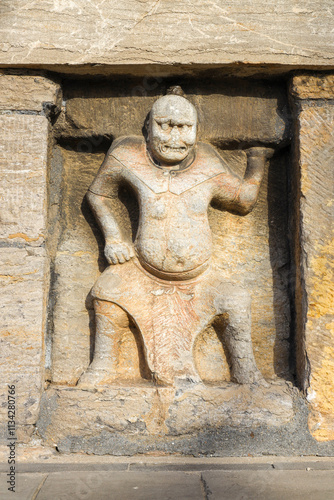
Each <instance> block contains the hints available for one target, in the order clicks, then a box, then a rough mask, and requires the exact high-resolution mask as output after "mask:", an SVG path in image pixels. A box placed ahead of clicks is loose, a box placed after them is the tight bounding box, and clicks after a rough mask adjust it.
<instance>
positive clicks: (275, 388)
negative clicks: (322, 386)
mask: <svg viewBox="0 0 334 500" xmlns="http://www.w3.org/2000/svg"><path fill="white" fill-rule="evenodd" d="M293 392H294V390H293V389H292V387H290V385H289V384H287V383H285V382H282V383H279V384H277V383H276V384H272V385H270V386H269V387H262V386H259V385H255V384H253V385H250V386H247V385H242V386H241V385H237V384H232V383H227V384H225V385H224V386H219V387H217V386H207V385H203V384H197V385H194V384H189V385H184V386H182V387H178V388H172V387H158V386H153V385H152V384H148V383H147V384H141V385H136V386H130V385H129V384H128V385H124V386H122V387H120V386H119V384H118V385H117V386H109V387H108V388H107V387H105V388H103V389H102V390H100V391H87V390H81V389H77V388H75V387H73V388H69V387H64V386H50V387H49V389H48V390H47V391H46V392H45V393H44V396H43V400H42V406H41V413H40V418H39V422H38V424H37V427H38V431H39V433H40V435H41V436H42V437H43V439H44V442H45V444H46V445H53V446H55V445H56V447H57V449H58V450H59V451H61V452H80V451H81V452H86V453H96V454H112V455H132V454H136V453H145V452H151V451H154V452H156V451H159V450H160V451H163V452H165V453H187V454H202V453H203V454H208V453H209V454H216V455H224V454H225V452H224V449H221V450H219V448H221V447H224V446H225V445H224V443H223V441H230V442H229V443H228V446H227V448H230V447H231V443H232V441H233V440H230V438H229V436H230V437H231V436H232V434H233V433H235V432H237V433H239V434H240V433H241V434H245V433H246V435H247V436H248V438H249V436H250V438H251V439H252V438H254V432H256V429H257V430H260V429H261V432H262V430H263V428H266V429H267V432H268V430H269V433H271V432H275V433H277V432H278V431H279V429H281V428H282V426H286V425H288V424H289V423H290V422H291V421H292V420H293V419H294V416H295V415H294V405H293ZM241 434H240V436H241ZM242 439H244V438H242ZM225 451H226V450H225ZM227 453H228V454H231V453H230V452H227ZM232 454H234V453H232Z"/></svg>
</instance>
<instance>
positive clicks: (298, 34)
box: [0, 0, 334, 74]
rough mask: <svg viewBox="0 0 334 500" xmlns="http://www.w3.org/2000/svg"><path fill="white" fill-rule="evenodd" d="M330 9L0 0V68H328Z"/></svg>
mask: <svg viewBox="0 0 334 500" xmlns="http://www.w3.org/2000/svg"><path fill="white" fill-rule="evenodd" d="M331 6H332V2H331V0H312V2H307V3H306V4H305V1H304V0H294V2H293V3H292V4H291V1H290V0H281V1H280V2H277V1H276V0H256V1H252V2H245V0H234V1H233V2H231V1H230V2H225V3H222V2H211V3H207V2H203V1H202V0H195V1H193V2H192V3H191V4H189V2H188V1H187V0H180V1H179V2H177V3H175V2H171V1H165V2H159V1H156V0H148V1H145V2H138V1H135V0H127V1H126V2H122V3H120V4H117V3H113V5H112V8H110V4H109V3H107V2H104V3H101V2H97V1H90V2H86V1H85V0H76V1H75V2H66V1H64V0H59V1H57V2H54V1H51V0H40V1H39V2H38V5H37V4H28V5H26V6H25V5H22V1H21V0H3V1H2V2H1V18H2V32H1V40H2V51H1V57H0V64H4V65H17V64H25V65H26V66H32V65H33V66H35V67H36V66H37V67H41V65H43V67H44V68H45V67H46V68H52V67H54V66H55V65H59V66H61V67H62V69H63V70H64V71H68V72H73V71H75V70H76V71H80V69H81V70H82V71H84V72H87V71H90V72H91V73H93V74H101V73H102V74H103V72H106V71H108V72H109V73H110V72H111V71H112V68H111V66H118V69H119V68H120V67H121V65H124V66H125V67H123V68H122V71H123V72H125V73H126V74H128V73H129V71H131V70H130V69H129V68H130V67H131V66H132V67H133V66H135V65H142V66H145V74H147V73H148V72H149V71H150V70H149V69H148V68H150V66H153V67H154V65H161V66H162V65H165V68H163V69H162V71H164V72H165V73H166V72H169V73H170V72H171V71H173V72H176V71H177V70H178V68H177V65H180V64H188V65H192V67H193V66H194V65H195V64H197V65H198V66H199V65H202V67H203V68H208V67H209V65H211V68H212V66H213V65H218V64H220V65H228V64H230V65H232V64H235V65H238V69H239V70H241V71H242V70H243V71H244V72H247V71H248V72H250V73H251V72H254V71H255V72H263V64H267V65H276V67H275V68H274V69H275V70H276V71H279V70H281V68H282V67H283V68H284V66H285V68H284V69H285V70H286V69H291V66H292V65H294V66H297V65H299V66H303V67H304V68H305V66H306V67H307V66H309V67H310V68H311V67H314V66H317V67H318V68H319V67H323V68H326V67H329V68H330V67H333V58H334V53H333V46H334V44H333V32H332V30H331V27H332V25H331V17H330V10H331ZM46 19H47V22H46ZM181 34H182V37H181ZM17 40H19V42H18V41H17ZM246 64H247V65H249V67H248V68H245V65H246ZM80 65H81V66H82V65H87V66H86V67H85V68H80ZM252 65H258V67H257V68H254V67H253V68H252ZM278 65H281V68H278V67H277V66H278ZM154 69H155V70H156V68H154ZM189 69H190V70H191V66H190V68H189ZM189 69H188V71H189ZM133 70H134V69H133ZM133 70H132V71H133Z"/></svg>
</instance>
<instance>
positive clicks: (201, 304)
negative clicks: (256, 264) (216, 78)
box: [79, 87, 273, 387]
mask: <svg viewBox="0 0 334 500" xmlns="http://www.w3.org/2000/svg"><path fill="white" fill-rule="evenodd" d="M172 92H173V93H171V94H169V95H166V96H164V97H161V98H159V99H158V100H157V101H156V102H155V103H154V105H153V107H152V110H151V112H150V115H149V120H148V127H147V140H146V141H145V140H144V139H143V138H141V137H123V138H120V139H118V140H116V141H115V142H114V143H113V144H112V147H111V148H110V150H109V151H108V154H107V156H106V158H105V161H104V163H103V164H102V166H101V168H100V170H99V172H98V174H97V176H96V178H95V180H94V182H93V183H92V185H91V186H90V188H89V191H88V194H87V198H88V201H89V203H90V205H91V208H92V210H93V212H94V214H95V217H96V219H97V221H98V222H99V225H100V227H101V229H102V231H103V234H104V237H105V256H106V258H107V260H108V262H109V264H110V266H109V267H108V268H107V269H106V270H105V271H104V272H103V273H102V275H101V276H100V277H99V279H98V280H97V282H96V283H95V286H94V287H93V290H92V296H93V299H94V308H95V315H96V338H95V353H94V359H93V361H92V363H91V365H90V366H89V368H88V369H87V371H86V372H85V373H84V374H83V375H82V377H81V379H80V381H79V386H81V387H95V386H97V385H105V384H108V383H111V382H113V381H114V380H115V379H116V378H117V364H118V350H119V347H118V346H119V342H120V338H121V337H122V332H124V329H125V328H128V327H129V321H130V319H131V321H132V322H134V323H135V325H136V326H137V327H138V329H139V331H140V335H141V338H142V343H143V348H144V353H145V357H146V362H147V365H148V367H149V369H150V371H151V374H152V378H153V380H155V381H156V382H158V383H162V384H171V385H173V384H175V383H176V382H177V381H178V380H188V381H193V382H200V378H199V375H198V373H197V370H196V367H195V365H194V361H193V345H194V341H195V339H196V337H197V336H198V335H199V334H200V332H202V331H203V329H204V328H206V327H207V326H208V325H209V324H210V323H212V322H213V321H215V322H216V324H217V323H218V324H219V320H220V319H221V320H222V322H223V321H224V322H225V324H226V323H227V326H226V325H225V333H224V335H225V344H226V346H227V349H228V351H229V356H228V357H229V360H230V362H231V378H232V380H233V381H235V382H238V383H240V384H243V383H253V382H256V381H262V380H263V379H262V375H261V374H260V372H259V371H258V369H257V367H256V364H255V360H254V355H253V349H252V341H251V304H250V297H249V294H248V292H247V291H246V290H245V289H243V288H240V287H236V286H235V285H232V284H229V283H226V282H225V281H224V280H223V279H222V278H221V277H220V276H219V274H218V273H217V272H216V271H215V269H214V267H213V265H212V263H211V253H212V238H211V230H210V226H209V222H208V214H207V212H208V207H209V204H210V203H211V202H214V203H215V206H216V207H218V208H220V209H221V210H228V211H233V212H234V213H236V214H239V215H246V214H247V213H249V212H250V211H251V210H252V208H253V207H254V205H255V203H256V200H257V196H258V193H259V188H260V184H261V181H262V177H263V172H264V167H265V163H266V160H267V158H270V157H271V156H272V154H273V150H272V149H268V148H264V147H253V148H250V149H248V150H246V154H247V168H246V171H245V175H244V178H243V179H241V178H240V177H239V176H238V175H236V174H235V173H233V172H232V171H231V170H230V169H229V167H228V165H227V164H226V162H225V161H224V160H223V159H222V158H221V157H220V155H219V154H218V152H217V151H216V150H215V149H214V148H213V147H212V146H211V145H209V144H206V143H201V142H199V143H197V141H196V136H197V113H196V109H195V108H194V106H193V105H192V104H191V103H190V102H189V101H188V100H187V99H186V98H185V97H183V96H182V95H180V94H181V89H180V88H179V87H174V88H173V91H172ZM122 185H127V186H130V187H131V188H132V191H133V193H134V194H135V196H136V197H137V199H138V204H139V211H140V215H139V217H140V218H139V228H138V231H137V235H136V238H135V241H134V244H132V242H130V241H127V240H126V238H125V236H124V234H122V229H121V225H120V221H119V212H120V211H119V206H120V205H119V204H120V201H119V197H118V192H119V188H120V186H122ZM231 261H233V256H232V255H231ZM222 327H223V326H222Z"/></svg>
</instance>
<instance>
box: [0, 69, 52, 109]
mask: <svg viewBox="0 0 334 500" xmlns="http://www.w3.org/2000/svg"><path fill="white" fill-rule="evenodd" d="M0 94H1V95H0V110H5V111H7V110H13V111H43V110H44V108H45V106H47V105H51V106H55V105H56V106H58V107H59V106H60V105H61V91H60V85H59V84H57V83H55V82H53V81H51V80H49V79H48V78H44V77H42V76H34V77H31V76H28V75H9V74H1V73H0Z"/></svg>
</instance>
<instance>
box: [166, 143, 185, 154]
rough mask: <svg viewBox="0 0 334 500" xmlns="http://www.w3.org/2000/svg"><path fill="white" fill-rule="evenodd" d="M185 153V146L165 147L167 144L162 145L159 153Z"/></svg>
mask: <svg viewBox="0 0 334 500" xmlns="http://www.w3.org/2000/svg"><path fill="white" fill-rule="evenodd" d="M186 151H187V148H186V147H185V146H179V147H175V146H167V144H164V145H163V146H161V152H162V153H185V152H186Z"/></svg>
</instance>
